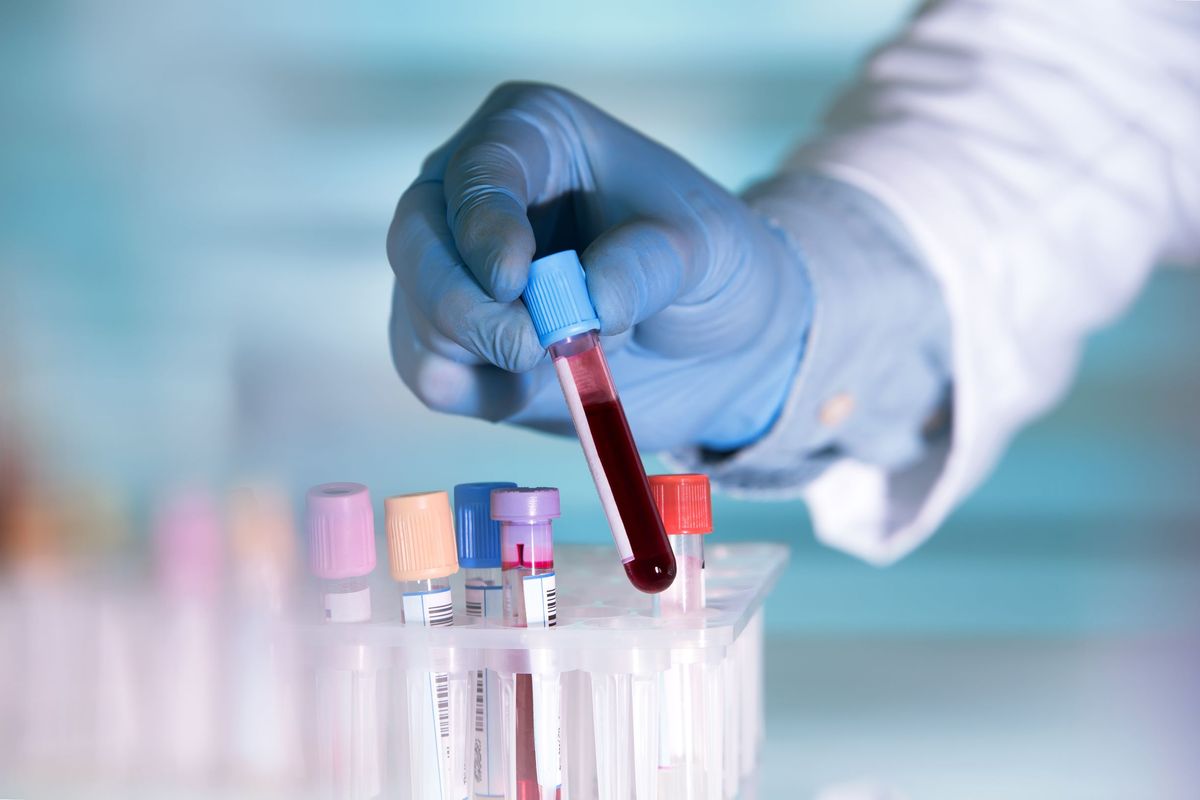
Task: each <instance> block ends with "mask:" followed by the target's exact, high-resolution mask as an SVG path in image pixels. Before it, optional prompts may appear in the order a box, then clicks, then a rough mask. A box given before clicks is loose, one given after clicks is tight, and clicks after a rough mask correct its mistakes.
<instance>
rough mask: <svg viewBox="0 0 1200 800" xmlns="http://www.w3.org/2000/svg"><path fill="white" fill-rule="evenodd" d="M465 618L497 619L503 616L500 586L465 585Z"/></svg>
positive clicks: (501, 589)
mask: <svg viewBox="0 0 1200 800" xmlns="http://www.w3.org/2000/svg"><path fill="white" fill-rule="evenodd" d="M466 588H467V616H468V617H485V618H496V619H499V618H500V617H501V616H502V615H503V610H504V603H503V602H502V601H501V595H502V594H503V591H504V590H503V588H502V587H500V586H482V585H479V584H474V585H471V584H468V585H467V587H466Z"/></svg>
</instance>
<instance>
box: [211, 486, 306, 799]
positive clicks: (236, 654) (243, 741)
mask: <svg viewBox="0 0 1200 800" xmlns="http://www.w3.org/2000/svg"><path fill="white" fill-rule="evenodd" d="M229 541H230V553H231V554H232V556H233V567H234V585H235V591H234V594H235V599H236V605H235V612H236V614H237V617H236V619H234V620H233V623H234V624H233V625H231V626H230V627H231V629H232V630H231V649H230V656H231V661H232V680H231V681H230V683H229V686H228V692H229V695H230V697H231V702H230V706H231V713H230V719H231V720H232V724H231V726H230V733H229V735H228V736H226V737H225V746H226V747H227V748H228V752H227V758H228V760H229V762H230V765H231V766H232V768H233V770H234V772H235V773H236V774H237V775H239V776H240V777H245V778H246V779H247V780H255V781H261V782H263V783H266V784H268V785H270V784H274V785H276V786H278V787H280V788H282V787H284V786H287V785H289V784H290V783H291V782H292V781H293V779H294V778H295V777H296V776H298V775H299V774H300V773H301V767H302V764H303V757H302V752H303V750H302V742H301V739H300V731H301V730H303V723H302V722H301V720H300V718H299V713H298V708H299V704H298V702H297V700H298V698H297V693H298V689H299V686H300V685H301V684H300V683H299V680H298V679H299V675H298V674H297V667H298V664H299V655H298V653H297V651H296V648H295V646H294V641H293V639H292V637H291V635H290V626H287V625H285V624H283V623H284V622H285V621H288V618H289V615H290V612H291V610H292V601H293V599H294V594H295V584H296V571H297V569H298V567H299V560H298V558H297V554H296V531H295V524H294V520H293V517H292V510H291V507H290V503H289V501H288V499H287V497H286V495H285V494H284V493H283V491H282V490H279V489H275V488H272V487H269V486H260V487H257V488H256V489H251V488H247V487H243V488H239V489H236V490H235V491H234V492H233V493H232V494H231V495H230V497H229Z"/></svg>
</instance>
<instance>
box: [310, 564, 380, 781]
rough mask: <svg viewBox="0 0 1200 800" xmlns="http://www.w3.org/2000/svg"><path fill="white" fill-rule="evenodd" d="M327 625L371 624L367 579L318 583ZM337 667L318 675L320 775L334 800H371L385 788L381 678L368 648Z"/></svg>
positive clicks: (342, 656)
mask: <svg viewBox="0 0 1200 800" xmlns="http://www.w3.org/2000/svg"><path fill="white" fill-rule="evenodd" d="M320 584H321V585H320V590H319V591H320V593H321V598H322V604H323V605H324V607H325V621H326V622H329V623H333V624H348V623H349V624H352V623H361V622H369V621H370V619H371V589H370V588H369V586H368V579H367V577H366V576H355V577H351V578H344V579H340V580H323V581H320ZM334 661H335V662H336V664H337V666H332V665H331V666H330V667H328V668H323V669H321V670H319V671H318V673H317V680H316V692H317V713H316V720H315V722H316V724H315V728H316V741H317V753H318V773H319V775H320V785H321V788H322V790H323V792H324V793H325V794H326V795H327V796H330V797H339V798H355V799H357V798H373V797H379V796H380V792H381V790H382V769H381V768H382V757H381V756H382V753H381V752H380V750H381V748H380V738H381V737H380V719H379V710H378V709H379V694H378V688H379V674H378V672H377V670H376V669H374V668H373V666H372V663H371V658H370V655H369V653H368V650H367V647H366V646H365V645H350V646H348V648H347V651H346V652H343V653H338V654H336V657H335V659H334Z"/></svg>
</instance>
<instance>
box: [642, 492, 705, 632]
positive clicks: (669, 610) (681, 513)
mask: <svg viewBox="0 0 1200 800" xmlns="http://www.w3.org/2000/svg"><path fill="white" fill-rule="evenodd" d="M649 483H650V491H651V493H653V495H654V504H655V506H656V507H657V508H658V512H659V515H660V516H661V518H662V522H663V528H664V529H665V530H666V532H667V540H668V541H669V542H670V543H671V551H672V552H673V553H674V554H675V564H676V566H677V569H678V572H677V573H676V575H675V582H674V583H672V584H671V586H670V587H669V588H668V589H667V590H666V591H664V592H663V593H662V594H660V595H657V596H656V597H655V598H654V599H655V603H656V606H657V609H658V613H659V614H660V615H663V616H674V615H679V614H690V613H692V612H693V611H697V610H699V609H701V608H704V535H703V534H708V533H712V497H711V493H710V491H709V487H708V476H706V475H695V474H685V475H652V476H650V478H649Z"/></svg>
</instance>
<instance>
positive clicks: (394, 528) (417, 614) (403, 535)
mask: <svg viewBox="0 0 1200 800" xmlns="http://www.w3.org/2000/svg"><path fill="white" fill-rule="evenodd" d="M384 510H385V512H386V514H387V540H388V555H389V557H390V562H391V570H392V578H393V579H394V580H396V581H398V582H399V583H400V587H401V591H402V592H403V596H402V601H403V614H404V624H405V625H421V626H425V627H430V628H437V627H448V626H450V625H453V624H454V596H453V593H452V592H451V590H450V576H451V575H453V574H454V573H456V572H458V556H457V553H456V552H455V545H454V521H453V517H452V515H451V512H450V498H449V496H448V495H447V494H446V493H445V492H421V493H417V494H405V495H398V496H395V497H389V498H388V499H387V500H385V501H384ZM452 684H453V685H452ZM466 688H467V687H466V675H465V674H459V675H454V676H453V679H452V676H451V674H450V673H448V672H441V671H436V670H409V671H408V674H407V680H406V696H407V698H408V720H407V721H408V732H409V735H408V746H409V762H408V763H409V778H410V783H411V786H412V796H413V797H414V798H421V799H422V800H425V798H428V800H461V799H462V798H463V797H464V796H465V794H466V762H465V761H463V760H462V759H463V758H465V751H464V750H463V748H462V747H461V746H459V745H458V744H457V741H458V739H459V737H460V735H461V734H463V733H465V731H463V730H461V728H462V725H461V723H460V721H459V720H457V719H456V718H455V716H454V715H453V714H452V706H453V708H463V707H464V704H465V701H466Z"/></svg>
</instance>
